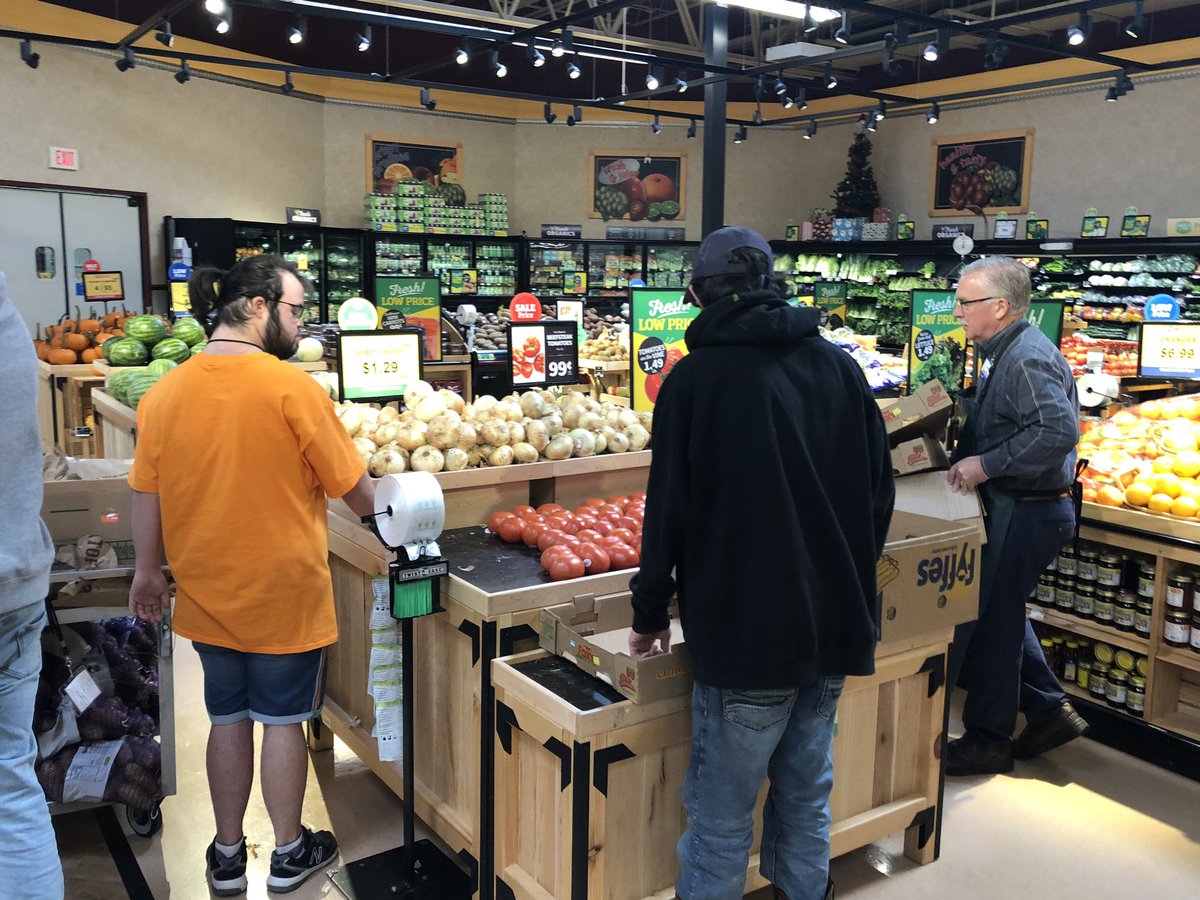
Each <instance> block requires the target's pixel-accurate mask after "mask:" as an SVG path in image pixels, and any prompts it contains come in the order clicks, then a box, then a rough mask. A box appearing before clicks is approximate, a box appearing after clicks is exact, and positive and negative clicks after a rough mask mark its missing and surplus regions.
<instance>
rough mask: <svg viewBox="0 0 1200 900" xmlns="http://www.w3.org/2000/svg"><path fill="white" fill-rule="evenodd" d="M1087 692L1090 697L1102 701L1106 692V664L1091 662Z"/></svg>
mask: <svg viewBox="0 0 1200 900" xmlns="http://www.w3.org/2000/svg"><path fill="white" fill-rule="evenodd" d="M1088 693H1089V694H1091V695H1092V699H1094V700H1100V701H1103V700H1105V699H1106V697H1107V694H1108V664H1107V663H1102V662H1094V663H1092V674H1091V675H1090V676H1089V678H1088Z"/></svg>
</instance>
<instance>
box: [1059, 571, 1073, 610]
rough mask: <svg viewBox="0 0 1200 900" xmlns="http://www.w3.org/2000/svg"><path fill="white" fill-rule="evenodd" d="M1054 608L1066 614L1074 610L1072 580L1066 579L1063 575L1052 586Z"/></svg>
mask: <svg viewBox="0 0 1200 900" xmlns="http://www.w3.org/2000/svg"><path fill="white" fill-rule="evenodd" d="M1054 606H1055V608H1056V609H1059V610H1062V611H1063V612H1068V613H1069V612H1072V611H1073V610H1074V609H1075V579H1074V578H1067V577H1065V576H1063V575H1059V576H1058V580H1057V582H1056V583H1055V586H1054Z"/></svg>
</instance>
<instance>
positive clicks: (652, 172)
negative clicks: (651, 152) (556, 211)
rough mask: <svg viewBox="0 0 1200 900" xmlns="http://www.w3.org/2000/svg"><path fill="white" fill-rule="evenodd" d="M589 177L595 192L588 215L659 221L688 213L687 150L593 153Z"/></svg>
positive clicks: (593, 192)
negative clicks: (686, 197) (686, 188)
mask: <svg viewBox="0 0 1200 900" xmlns="http://www.w3.org/2000/svg"><path fill="white" fill-rule="evenodd" d="M588 178H589V184H590V192H591V195H592V208H591V211H590V212H589V213H588V215H589V216H590V217H591V218H593V219H604V221H606V222H607V221H608V220H609V219H628V220H629V221H631V222H641V221H643V220H649V221H651V222H659V221H663V220H666V221H670V220H672V219H682V218H683V217H684V212H685V209H684V202H683V201H684V183H685V182H686V181H687V156H686V155H685V154H683V153H668V154H665V155H661V156H647V155H645V154H643V153H625V152H621V151H602V152H598V153H593V154H591V157H590V159H589V162H588Z"/></svg>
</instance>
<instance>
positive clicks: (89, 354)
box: [79, 347, 104, 363]
mask: <svg viewBox="0 0 1200 900" xmlns="http://www.w3.org/2000/svg"><path fill="white" fill-rule="evenodd" d="M103 357H104V354H103V353H101V352H100V348H99V347H88V348H87V349H86V350H84V351H83V352H82V353H81V354H79V358H80V359H82V360H83V361H84V362H85V363H90V362H95V361H96V360H98V359H102V358H103Z"/></svg>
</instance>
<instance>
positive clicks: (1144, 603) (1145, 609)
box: [1133, 597, 1154, 640]
mask: <svg viewBox="0 0 1200 900" xmlns="http://www.w3.org/2000/svg"><path fill="white" fill-rule="evenodd" d="M1153 617H1154V604H1152V603H1151V602H1150V601H1149V600H1147V599H1145V598H1144V597H1139V598H1138V604H1137V612H1136V613H1134V617H1133V630H1134V632H1135V633H1136V634H1137V635H1138V637H1144V638H1146V639H1147V640H1149V638H1150V634H1151V633H1152V631H1153V628H1152V626H1151V624H1150V622H1151V619H1152V618H1153Z"/></svg>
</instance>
